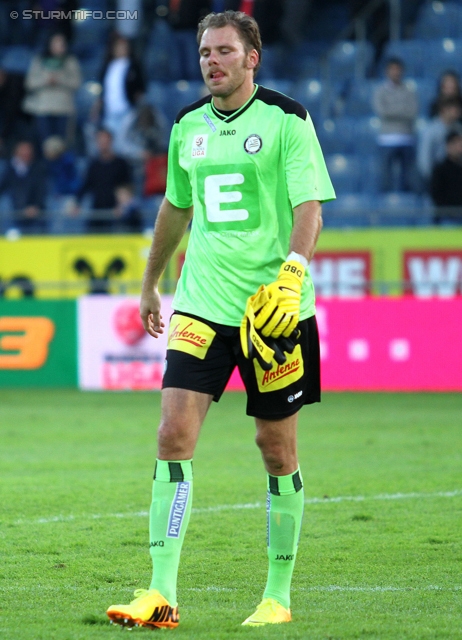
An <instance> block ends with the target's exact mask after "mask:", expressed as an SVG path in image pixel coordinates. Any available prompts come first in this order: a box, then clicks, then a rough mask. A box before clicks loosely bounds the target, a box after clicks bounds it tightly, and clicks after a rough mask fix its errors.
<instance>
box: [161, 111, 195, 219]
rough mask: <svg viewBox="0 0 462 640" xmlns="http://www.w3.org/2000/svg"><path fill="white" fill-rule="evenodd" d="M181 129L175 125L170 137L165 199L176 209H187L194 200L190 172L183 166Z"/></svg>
mask: <svg viewBox="0 0 462 640" xmlns="http://www.w3.org/2000/svg"><path fill="white" fill-rule="evenodd" d="M179 127H180V125H179V124H178V123H175V124H174V125H173V129H172V133H171V135H170V144H169V148H168V168H167V189H166V192H165V197H166V198H167V200H168V201H169V202H171V203H172V204H173V206H174V207H178V208H180V209H187V208H188V207H191V206H192V204H193V199H192V189H191V182H190V180H189V175H188V172H187V171H185V169H184V168H183V167H182V166H181V158H180V142H179Z"/></svg>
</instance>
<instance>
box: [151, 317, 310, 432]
mask: <svg viewBox="0 0 462 640" xmlns="http://www.w3.org/2000/svg"><path fill="white" fill-rule="evenodd" d="M298 327H299V329H300V331H301V335H300V339H299V342H298V344H297V346H296V347H295V350H294V352H293V353H292V354H291V355H288V357H287V361H286V362H285V363H284V364H283V365H278V364H277V363H276V362H273V368H272V369H271V370H270V371H264V370H263V369H262V368H261V367H260V366H259V364H258V362H257V361H256V360H255V359H253V360H249V359H247V358H245V357H244V354H243V353H242V349H241V343H240V338H239V327H230V326H227V325H222V324H217V323H216V322H210V321H209V320H204V319H203V318H199V317H198V316H193V315H191V314H189V313H182V312H179V311H176V312H175V313H173V315H172V317H171V319H170V328H169V340H168V347H167V360H166V366H165V373H164V378H163V382H162V388H163V389H165V388H167V387H176V388H179V389H189V390H190V391H199V392H201V393H207V394H210V395H212V396H213V399H214V400H215V402H218V400H219V399H220V397H221V394H222V393H223V391H224V390H225V387H226V385H227V383H228V380H229V378H230V376H231V374H232V372H233V370H234V367H235V366H237V367H238V369H239V372H240V374H241V377H242V380H243V382H244V385H245V388H246V391H247V415H249V416H254V417H256V418H263V419H267V420H281V419H282V418H286V417H288V416H290V415H293V414H294V413H296V412H297V411H299V409H300V408H301V407H302V406H303V405H304V404H312V403H313V402H320V400H321V389H320V386H321V385H320V358H319V336H318V328H317V324H316V318H315V316H312V317H311V318H308V319H307V320H302V321H301V322H300V323H299V325H298Z"/></svg>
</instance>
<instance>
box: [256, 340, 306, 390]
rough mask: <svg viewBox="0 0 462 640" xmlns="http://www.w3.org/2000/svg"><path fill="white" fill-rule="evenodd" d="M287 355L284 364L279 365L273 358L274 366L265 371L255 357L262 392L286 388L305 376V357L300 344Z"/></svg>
mask: <svg viewBox="0 0 462 640" xmlns="http://www.w3.org/2000/svg"><path fill="white" fill-rule="evenodd" d="M286 355H287V361H286V362H285V363H284V364H279V365H277V364H276V362H275V361H274V360H273V368H272V369H270V370H269V371H264V370H263V369H262V368H261V367H260V365H259V364H258V362H257V361H256V360H255V359H254V361H253V363H254V367H255V375H256V378H257V383H258V389H259V390H260V393H265V392H267V391H276V390H277V389H284V387H288V386H289V385H290V384H292V383H293V382H296V381H297V380H299V379H300V378H301V377H302V376H303V371H304V369H303V358H302V350H301V347H300V345H299V344H297V346H296V347H295V349H294V352H293V353H292V354H286Z"/></svg>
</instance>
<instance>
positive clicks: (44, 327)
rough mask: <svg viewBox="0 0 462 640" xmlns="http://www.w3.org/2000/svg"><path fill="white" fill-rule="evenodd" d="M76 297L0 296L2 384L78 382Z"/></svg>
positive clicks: (73, 385)
mask: <svg viewBox="0 0 462 640" xmlns="http://www.w3.org/2000/svg"><path fill="white" fill-rule="evenodd" d="M76 315H77V314H76V302H75V301H74V300H54V301H48V300H31V299H29V300H0V386H1V387H7V386H27V387H31V386H39V387H75V386H77V319H76Z"/></svg>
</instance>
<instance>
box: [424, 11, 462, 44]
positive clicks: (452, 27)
mask: <svg viewBox="0 0 462 640" xmlns="http://www.w3.org/2000/svg"><path fill="white" fill-rule="evenodd" d="M461 26H462V6H461V5H459V4H457V3H456V2H439V1H435V2H428V3H426V4H424V5H422V7H421V9H420V10H419V13H418V16H417V20H416V22H415V26H414V37H415V38H424V39H428V40H431V39H434V38H459V37H460V34H461Z"/></svg>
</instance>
